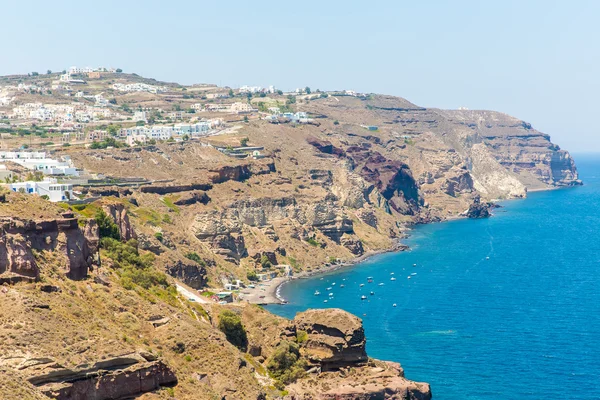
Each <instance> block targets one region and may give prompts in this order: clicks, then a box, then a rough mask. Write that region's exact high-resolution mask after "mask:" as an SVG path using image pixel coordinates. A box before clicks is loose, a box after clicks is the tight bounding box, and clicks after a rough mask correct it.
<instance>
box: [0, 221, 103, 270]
mask: <svg viewBox="0 0 600 400" xmlns="http://www.w3.org/2000/svg"><path fill="white" fill-rule="evenodd" d="M98 240H99V239H98V229H97V227H96V225H95V221H86V222H85V224H84V226H83V229H81V228H80V227H79V223H78V220H77V218H65V219H55V220H43V221H32V220H21V219H18V218H4V219H2V220H0V280H4V281H9V282H10V281H15V280H23V279H37V278H38V277H39V266H38V263H37V260H36V257H35V255H34V251H44V250H46V251H51V252H58V253H61V254H63V255H64V256H65V257H66V259H67V263H66V264H65V271H64V272H65V273H66V275H67V276H68V277H69V278H71V279H83V278H85V277H87V274H88V270H89V269H90V267H92V265H93V263H94V262H95V255H96V252H97V249H98V247H97V246H98Z"/></svg>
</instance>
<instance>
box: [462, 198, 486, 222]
mask: <svg viewBox="0 0 600 400" xmlns="http://www.w3.org/2000/svg"><path fill="white" fill-rule="evenodd" d="M491 206H492V204H491V203H482V202H481V200H480V199H479V197H475V198H474V199H473V203H472V204H471V205H470V206H469V210H467V217H469V218H473V219H479V218H488V217H489V216H491V215H492V214H491V213H490V207H491Z"/></svg>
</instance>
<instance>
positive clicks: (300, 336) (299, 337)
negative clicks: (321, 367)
mask: <svg viewBox="0 0 600 400" xmlns="http://www.w3.org/2000/svg"><path fill="white" fill-rule="evenodd" d="M307 340H308V333H307V332H306V331H296V342H298V343H304V342H306V341H307Z"/></svg>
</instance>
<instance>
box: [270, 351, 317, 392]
mask: <svg viewBox="0 0 600 400" xmlns="http://www.w3.org/2000/svg"><path fill="white" fill-rule="evenodd" d="M306 367H307V362H306V360H304V359H302V358H300V346H298V345H297V344H296V343H292V342H287V341H284V342H282V343H281V344H280V345H279V346H277V348H276V349H275V352H274V353H273V355H272V356H271V358H270V359H269V362H268V363H267V369H268V370H269V372H270V373H271V376H273V377H274V378H275V379H277V381H278V382H277V385H276V386H277V388H278V389H283V387H284V386H285V385H289V384H290V383H293V382H295V381H296V380H298V379H299V378H302V377H304V376H305V375H306Z"/></svg>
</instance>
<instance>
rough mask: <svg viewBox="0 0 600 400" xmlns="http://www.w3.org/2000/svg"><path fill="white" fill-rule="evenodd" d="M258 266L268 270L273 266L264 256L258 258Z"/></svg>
mask: <svg viewBox="0 0 600 400" xmlns="http://www.w3.org/2000/svg"><path fill="white" fill-rule="evenodd" d="M260 265H261V266H262V267H263V268H265V269H270V268H271V267H272V266H273V264H271V261H269V257H267V256H266V255H263V256H262V257H261V258H260Z"/></svg>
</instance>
